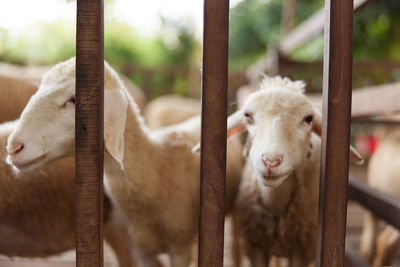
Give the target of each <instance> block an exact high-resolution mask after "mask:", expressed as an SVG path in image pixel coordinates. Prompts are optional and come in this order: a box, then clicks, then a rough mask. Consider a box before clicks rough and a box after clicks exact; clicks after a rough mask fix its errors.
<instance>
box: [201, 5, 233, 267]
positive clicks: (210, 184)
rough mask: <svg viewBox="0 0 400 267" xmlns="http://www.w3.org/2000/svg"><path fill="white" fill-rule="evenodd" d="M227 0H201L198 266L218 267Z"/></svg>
mask: <svg viewBox="0 0 400 267" xmlns="http://www.w3.org/2000/svg"><path fill="white" fill-rule="evenodd" d="M228 29H229V0H205V1H204V35H203V37H204V40H203V71H202V123H201V170H200V174H201V182H200V183H201V189H200V229H199V266H201V267H214V266H215V267H217V266H218V267H222V266H223V249H224V215H225V212H224V201H225V171H226V170H225V166H226V125H227V121H226V116H227V91H228V88H227V87H228Z"/></svg>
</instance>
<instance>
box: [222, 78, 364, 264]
mask: <svg viewBox="0 0 400 267" xmlns="http://www.w3.org/2000/svg"><path fill="white" fill-rule="evenodd" d="M260 87H261V89H260V90H258V91H256V92H254V93H252V94H251V95H250V96H249V97H248V99H247V100H246V102H245V104H244V106H243V107H242V108H241V109H240V110H239V111H237V112H236V113H235V114H233V115H232V116H231V117H230V118H229V120H228V132H229V133H230V134H231V133H232V132H240V131H243V130H247V131H248V134H249V136H248V138H249V142H250V146H249V150H248V151H245V152H246V154H247V155H248V158H247V161H246V164H245V167H244V171H243V175H242V181H241V184H240V187H239V192H238V196H237V201H236V206H235V220H236V222H237V225H238V227H239V232H240V233H241V236H242V238H243V247H244V251H245V253H246V255H247V256H248V257H249V259H250V261H251V263H252V266H256V267H257V266H268V261H269V259H270V257H271V256H279V257H287V258H288V259H289V263H290V266H301V267H304V266H307V264H309V263H311V262H312V261H313V259H314V257H315V251H316V237H317V215H318V211H317V206H318V189H319V167H320V166H319V165H320V163H319V162H320V142H321V141H320V138H319V136H318V135H317V134H320V132H321V129H320V128H321V115H320V113H319V111H317V110H316V109H315V108H314V107H313V106H312V104H311V103H310V101H309V100H308V99H307V98H306V97H305V96H304V94H303V91H304V87H305V84H304V83H303V82H302V81H296V82H293V81H291V80H289V79H287V78H281V77H279V76H278V77H274V78H268V77H265V78H264V80H263V81H262V83H261V86H260ZM316 133H317V134H316ZM351 155H352V156H353V157H352V159H354V160H355V161H358V162H360V161H362V160H361V158H360V157H359V156H358V154H357V153H356V152H355V151H352V153H351Z"/></svg>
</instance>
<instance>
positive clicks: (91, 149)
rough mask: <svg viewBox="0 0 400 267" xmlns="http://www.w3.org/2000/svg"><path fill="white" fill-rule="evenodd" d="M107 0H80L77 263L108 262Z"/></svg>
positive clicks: (86, 265)
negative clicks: (105, 230) (105, 146)
mask: <svg viewBox="0 0 400 267" xmlns="http://www.w3.org/2000/svg"><path fill="white" fill-rule="evenodd" d="M103 51H104V49H103V0H78V2H77V32H76V111H75V135H76V139H75V172H76V182H75V185H76V189H75V227H76V230H75V231H76V266H78V267H98V266H100V267H101V266H103V229H102V227H103V105H104V102H103V95H104V52H103Z"/></svg>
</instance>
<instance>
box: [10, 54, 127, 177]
mask: <svg viewBox="0 0 400 267" xmlns="http://www.w3.org/2000/svg"><path fill="white" fill-rule="evenodd" d="M106 70H107V72H106ZM122 87H123V85H122V83H121V82H120V80H119V78H118V75H117V74H116V73H115V72H114V70H112V69H111V67H109V66H108V65H107V64H105V92H104V94H105V103H104V141H105V147H106V151H107V152H108V153H109V154H110V155H111V156H112V157H113V158H114V159H115V160H116V161H117V162H118V163H119V164H120V165H121V167H122V159H123V150H124V149H123V148H124V136H123V135H124V130H125V122H126V112H127V107H128V100H127V97H126V95H125V92H124V91H123V90H122ZM106 100H107V101H106ZM81 101H82V100H81ZM81 104H82V105H84V102H82V103H81ZM74 143H75V59H70V60H68V61H65V62H63V63H60V64H58V65H56V66H55V67H53V68H52V69H51V70H50V71H49V72H48V73H47V74H46V76H45V77H44V78H43V80H42V84H41V86H40V87H39V90H38V91H37V92H36V94H35V95H33V96H32V98H31V99H30V101H29V103H28V105H27V106H26V107H25V109H24V111H23V112H22V114H21V117H20V120H19V122H18V124H17V126H16V128H15V130H14V131H13V132H12V133H11V135H10V136H9V138H8V144H7V151H8V156H7V160H6V161H7V163H9V164H10V165H12V166H13V167H14V169H15V170H16V171H22V172H29V171H32V170H35V169H37V168H39V167H42V166H43V165H44V164H45V163H47V162H49V161H53V160H56V159H58V158H62V157H66V156H70V155H72V154H73V153H74V147H75V146H74Z"/></svg>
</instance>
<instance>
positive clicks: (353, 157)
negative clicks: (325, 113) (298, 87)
mask: <svg viewBox="0 0 400 267" xmlns="http://www.w3.org/2000/svg"><path fill="white" fill-rule="evenodd" d="M321 122H322V115H321V112H320V111H319V110H317V109H314V119H313V127H312V130H313V132H314V133H316V134H317V135H319V136H321V134H322V130H321V129H322V126H321V125H322V123H321ZM349 154H350V155H349V157H350V162H352V163H354V164H357V165H361V164H363V163H364V159H363V157H361V155H360V154H359V153H358V151H357V150H356V149H355V148H354V147H353V146H351V145H350V151H349Z"/></svg>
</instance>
